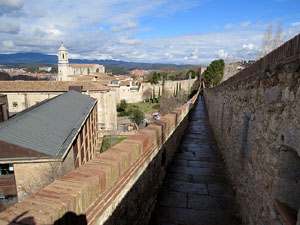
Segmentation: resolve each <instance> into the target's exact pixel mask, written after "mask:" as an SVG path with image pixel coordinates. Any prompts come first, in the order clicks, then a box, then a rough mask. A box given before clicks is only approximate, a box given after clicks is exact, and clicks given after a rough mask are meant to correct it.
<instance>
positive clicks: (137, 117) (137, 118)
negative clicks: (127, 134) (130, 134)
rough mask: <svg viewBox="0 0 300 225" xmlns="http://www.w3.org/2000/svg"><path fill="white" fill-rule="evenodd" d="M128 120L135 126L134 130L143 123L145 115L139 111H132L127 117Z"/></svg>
mask: <svg viewBox="0 0 300 225" xmlns="http://www.w3.org/2000/svg"><path fill="white" fill-rule="evenodd" d="M129 119H130V120H131V122H133V123H134V124H135V126H136V129H137V130H138V129H139V126H138V125H139V124H140V123H141V122H143V120H144V119H145V115H144V113H143V112H142V111H141V110H139V109H133V110H132V112H131V115H130V116H129Z"/></svg>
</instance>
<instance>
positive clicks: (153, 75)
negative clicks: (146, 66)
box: [149, 71, 159, 84]
mask: <svg viewBox="0 0 300 225" xmlns="http://www.w3.org/2000/svg"><path fill="white" fill-rule="evenodd" d="M158 79H159V77H158V73H157V72H156V71H154V72H153V73H151V74H150V75H149V82H150V83H151V84H158Z"/></svg>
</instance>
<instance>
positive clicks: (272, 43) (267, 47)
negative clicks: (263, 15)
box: [258, 23, 282, 58]
mask: <svg viewBox="0 0 300 225" xmlns="http://www.w3.org/2000/svg"><path fill="white" fill-rule="evenodd" d="M281 44H282V27H281V26H280V25H278V26H277V30H276V31H275V33H274V34H273V24H272V23H270V24H269V26H268V29H267V30H266V32H265V34H264V36H263V39H262V42H261V46H260V49H259V53H258V58H261V57H263V56H265V55H267V54H268V53H270V52H271V51H272V50H274V49H275V48H277V47H279V46H280V45H281Z"/></svg>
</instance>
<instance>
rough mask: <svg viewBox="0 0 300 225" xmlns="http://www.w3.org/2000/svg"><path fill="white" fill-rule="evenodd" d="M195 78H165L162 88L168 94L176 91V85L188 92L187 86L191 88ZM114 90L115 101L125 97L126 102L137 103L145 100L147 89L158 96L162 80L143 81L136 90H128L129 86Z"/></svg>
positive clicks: (118, 101)
mask: <svg viewBox="0 0 300 225" xmlns="http://www.w3.org/2000/svg"><path fill="white" fill-rule="evenodd" d="M195 81H196V78H195V79H191V80H190V81H189V80H178V81H171V80H167V81H165V84H164V90H165V91H167V92H169V93H170V94H173V93H174V92H175V91H176V87H177V86H178V87H181V89H182V90H183V91H184V92H185V94H188V89H189V87H190V88H192V86H193V84H194V82H195ZM114 89H115V91H116V102H117V103H120V101H121V100H122V99H125V100H126V102H128V103H137V102H142V101H143V100H145V96H144V92H145V91H146V90H147V89H149V90H150V91H151V93H153V91H154V93H155V96H156V97H158V94H159V92H160V95H162V89H163V88H162V82H161V81H160V82H159V83H158V84H150V83H143V84H142V85H141V87H140V88H139V90H138V91H132V90H130V87H123V86H122V87H118V88H114Z"/></svg>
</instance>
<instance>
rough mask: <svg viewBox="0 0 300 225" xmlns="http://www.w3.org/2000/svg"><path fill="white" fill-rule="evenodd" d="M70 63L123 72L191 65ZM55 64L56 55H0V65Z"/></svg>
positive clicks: (179, 67)
mask: <svg viewBox="0 0 300 225" xmlns="http://www.w3.org/2000/svg"><path fill="white" fill-rule="evenodd" d="M69 62H70V63H97V64H101V65H104V66H105V67H108V68H111V67H119V68H122V69H124V70H132V69H135V68H139V69H145V70H151V69H160V68H166V67H168V68H174V70H176V69H182V68H187V67H190V66H191V65H174V64H159V63H155V64H152V63H137V62H124V61H117V60H81V59H69ZM32 63H40V64H57V56H56V55H45V54H42V53H15V54H0V64H2V65H7V64H32Z"/></svg>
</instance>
